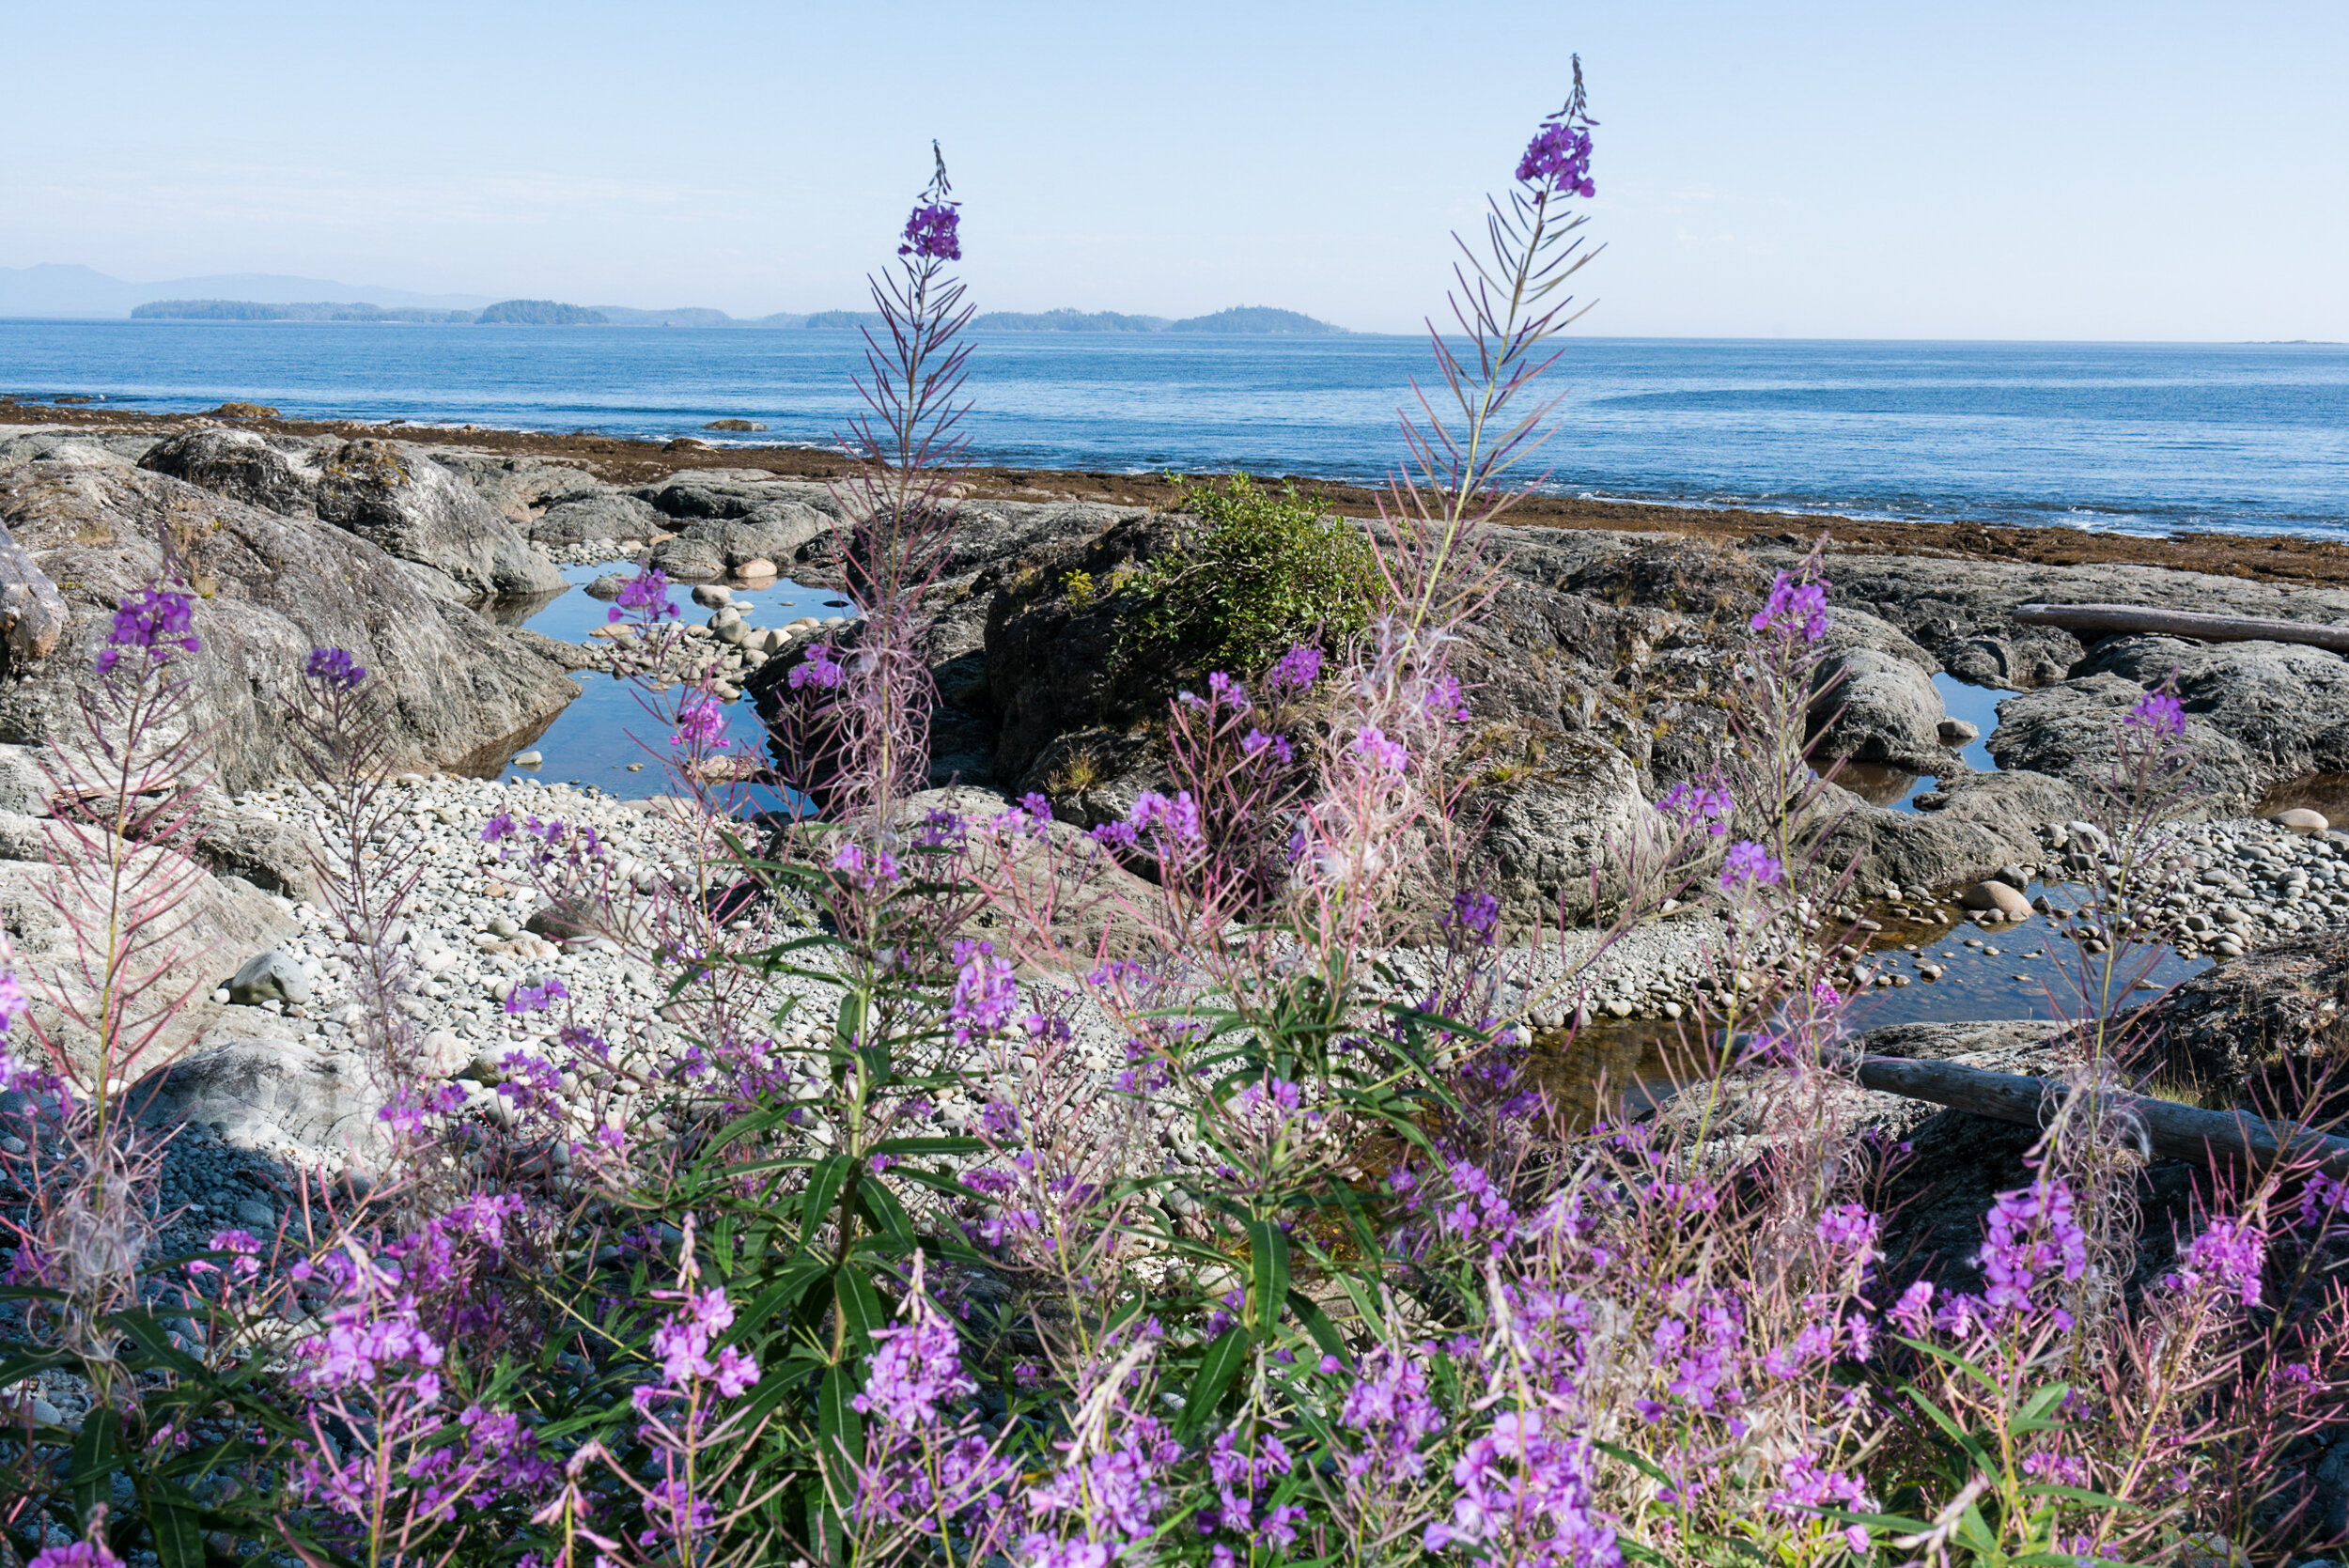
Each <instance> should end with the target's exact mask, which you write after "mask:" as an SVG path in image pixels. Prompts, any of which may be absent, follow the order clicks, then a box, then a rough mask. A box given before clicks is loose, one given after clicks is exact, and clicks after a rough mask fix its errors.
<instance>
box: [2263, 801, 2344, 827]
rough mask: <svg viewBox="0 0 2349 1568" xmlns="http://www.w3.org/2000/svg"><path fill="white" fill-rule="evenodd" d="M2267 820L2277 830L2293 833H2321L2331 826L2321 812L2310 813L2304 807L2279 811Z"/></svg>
mask: <svg viewBox="0 0 2349 1568" xmlns="http://www.w3.org/2000/svg"><path fill="white" fill-rule="evenodd" d="M2267 820H2268V821H2270V822H2273V823H2274V824H2275V825H2276V826H2277V827H2279V828H2289V829H2291V830H2292V831H2294V832H2295V833H2321V832H2323V831H2326V829H2328V828H2330V827H2331V826H2332V824H2331V823H2330V822H2328V821H2326V819H2325V814H2324V813H2323V812H2321V811H2310V810H2309V809H2308V808H2307V807H2306V806H2295V807H2293V808H2292V809H2291V810H2290V811H2279V812H2278V813H2277V814H2276V815H2273V816H2271V817H2269V818H2268V819H2267Z"/></svg>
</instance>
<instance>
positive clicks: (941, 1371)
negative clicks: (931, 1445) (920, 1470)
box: [849, 1295, 979, 1428]
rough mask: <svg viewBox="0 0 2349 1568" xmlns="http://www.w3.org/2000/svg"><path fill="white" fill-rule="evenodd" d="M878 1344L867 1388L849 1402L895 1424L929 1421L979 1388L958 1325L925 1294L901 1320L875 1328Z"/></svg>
mask: <svg viewBox="0 0 2349 1568" xmlns="http://www.w3.org/2000/svg"><path fill="white" fill-rule="evenodd" d="M873 1339H874V1342H875V1349H874V1351H873V1358H872V1361H871V1363H870V1370H869V1371H868V1372H867V1373H866V1374H865V1378H864V1391H863V1393H860V1394H858V1395H857V1396H856V1397H855V1398H854V1399H853V1400H850V1401H849V1403H850V1404H851V1405H854V1406H855V1407H856V1408H857V1410H858V1411H859V1412H860V1413H862V1414H863V1415H868V1416H870V1415H879V1417H880V1418H881V1419H882V1420H883V1421H887V1422H889V1423H890V1424H891V1425H892V1426H894V1427H899V1428H906V1427H916V1426H928V1425H930V1424H932V1423H934V1422H935V1421H937V1420H938V1419H939V1414H940V1410H941V1406H943V1405H948V1404H951V1403H952V1402H953V1401H955V1400H957V1399H965V1398H968V1397H969V1396H971V1395H972V1394H974V1393H977V1392H978V1391H979V1386H978V1384H976V1383H974V1382H972V1380H971V1379H970V1378H969V1377H967V1376H965V1375H964V1374H963V1371H962V1351H961V1344H960V1342H959V1340H958V1339H957V1336H956V1334H955V1326H954V1324H953V1322H952V1321H951V1320H949V1319H948V1318H947V1316H946V1314H945V1313H943V1312H940V1311H939V1310H938V1309H937V1308H936V1307H935V1306H933V1305H932V1304H931V1303H930V1301H929V1300H928V1298H927V1297H926V1296H921V1295H916V1296H912V1297H911V1298H910V1301H909V1302H908V1309H907V1311H906V1312H905V1314H904V1316H902V1317H901V1318H900V1319H899V1320H898V1321H897V1322H895V1323H894V1324H893V1325H892V1326H891V1327H887V1328H879V1329H876V1330H874V1333H873Z"/></svg>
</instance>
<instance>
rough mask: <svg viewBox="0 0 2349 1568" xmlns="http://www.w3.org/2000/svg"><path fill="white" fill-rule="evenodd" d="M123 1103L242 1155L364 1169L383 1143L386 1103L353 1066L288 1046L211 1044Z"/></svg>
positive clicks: (153, 1121) (151, 1121) (147, 1121)
mask: <svg viewBox="0 0 2349 1568" xmlns="http://www.w3.org/2000/svg"><path fill="white" fill-rule="evenodd" d="M126 1099H127V1103H128V1104H129V1106H130V1107H131V1109H132V1114H134V1115H135V1116H136V1117H137V1118H138V1119H139V1121H140V1122H141V1123H142V1124H144V1125H146V1126H153V1127H170V1126H189V1125H194V1126H203V1127H208V1128H210V1130H211V1132H212V1133H213V1134H214V1135H215V1136H217V1137H218V1138H219V1139H220V1140H221V1141H223V1142H226V1143H229V1144H232V1145H234V1146H235V1147H237V1148H241V1149H254V1150H261V1151H265V1152H268V1153H272V1154H294V1155H298V1156H302V1157H305V1158H316V1157H319V1156H321V1155H325V1156H340V1157H344V1158H346V1159H353V1158H355V1159H356V1160H357V1161H358V1162H360V1163H366V1160H367V1159H368V1157H370V1156H373V1155H376V1154H378V1153H380V1151H381V1149H382V1148H383V1146H384V1141H385V1140H384V1128H383V1124H382V1121H381V1117H380V1115H379V1114H378V1113H379V1112H380V1111H381V1110H382V1109H383V1106H384V1103H385V1099H384V1095H383V1094H382V1092H381V1090H380V1089H379V1088H378V1087H377V1086H376V1085H375V1084H374V1083H373V1082H372V1081H371V1080H370V1079H369V1077H368V1075H367V1073H366V1070H365V1069H364V1068H363V1067H362V1066H361V1065H360V1064H359V1063H358V1062H357V1060H356V1059H355V1058H352V1057H350V1056H348V1055H342V1056H337V1055H333V1054H329V1053H326V1052H322V1051H317V1050H313V1049H311V1048H309V1047H307V1046H304V1045H301V1044H298V1043H296V1042H294V1041H291V1040H283V1039H275V1038H268V1037H262V1038H256V1039H236V1040H229V1041H226V1042H223V1043H217V1044H212V1045H210V1046H208V1047H207V1048H202V1049H199V1050H198V1051H196V1052H194V1054H192V1055H189V1056H187V1057H184V1058H182V1059H181V1060H179V1061H178V1062H175V1063H171V1064H170V1065H169V1066H166V1067H162V1068H158V1069H157V1070H156V1071H154V1072H152V1073H149V1074H148V1075H147V1076H146V1077H145V1078H142V1079H139V1080H138V1082H137V1083H135V1084H133V1085H132V1088H131V1091H130V1094H128V1096H127V1097H126Z"/></svg>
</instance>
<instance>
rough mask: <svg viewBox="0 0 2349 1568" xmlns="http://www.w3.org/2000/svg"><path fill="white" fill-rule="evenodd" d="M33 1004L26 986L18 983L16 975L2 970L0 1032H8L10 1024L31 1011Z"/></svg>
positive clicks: (0, 976) (0, 979) (0, 972)
mask: <svg viewBox="0 0 2349 1568" xmlns="http://www.w3.org/2000/svg"><path fill="white" fill-rule="evenodd" d="M32 1005H33V1004H32V1001H31V1000H30V999H29V998H27V997H26V996H25V994H24V987H23V986H21V985H19V984H17V979H16V975H15V974H14V973H13V972H12V971H10V970H0V1034H6V1033H7V1032H8V1026H9V1025H10V1024H13V1023H14V1022H16V1020H17V1019H19V1018H21V1017H23V1016H24V1015H25V1014H26V1013H28V1012H30V1011H31V1010H32Z"/></svg>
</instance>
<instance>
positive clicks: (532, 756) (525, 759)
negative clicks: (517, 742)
mask: <svg viewBox="0 0 2349 1568" xmlns="http://www.w3.org/2000/svg"><path fill="white" fill-rule="evenodd" d="M546 760H547V759H546V758H545V757H544V756H543V755H541V754H540V753H537V752H523V753H519V754H518V755H517V756H516V757H515V758H514V766H515V767H517V768H523V769H529V768H537V766H539V765H540V764H541V763H543V762H545V761H546Z"/></svg>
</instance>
